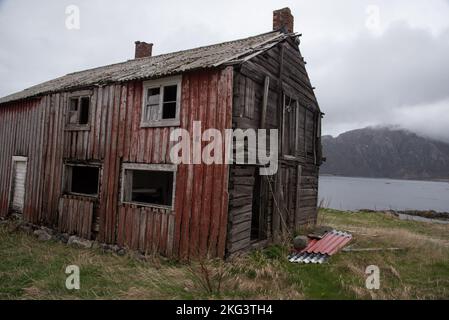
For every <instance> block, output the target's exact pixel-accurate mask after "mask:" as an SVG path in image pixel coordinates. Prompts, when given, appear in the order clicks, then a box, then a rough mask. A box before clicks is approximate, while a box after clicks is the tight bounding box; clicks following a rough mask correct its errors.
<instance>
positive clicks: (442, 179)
mask: <svg viewBox="0 0 449 320" xmlns="http://www.w3.org/2000/svg"><path fill="white" fill-rule="evenodd" d="M319 177H337V178H357V179H376V180H398V181H416V182H442V183H449V178H434V179H424V178H423V179H419V178H413V179H406V178H391V177H361V176H345V175H337V174H329V173H320V174H319Z"/></svg>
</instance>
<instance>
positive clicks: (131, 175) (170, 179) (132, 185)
mask: <svg viewBox="0 0 449 320" xmlns="http://www.w3.org/2000/svg"><path fill="white" fill-rule="evenodd" d="M174 170H175V169H174V167H173V166H172V165H160V166H156V165H125V166H124V170H123V173H124V174H123V182H124V183H123V202H126V203H135V204H141V205H157V206H164V207H171V206H172V205H173V192H174V179H175V171H174Z"/></svg>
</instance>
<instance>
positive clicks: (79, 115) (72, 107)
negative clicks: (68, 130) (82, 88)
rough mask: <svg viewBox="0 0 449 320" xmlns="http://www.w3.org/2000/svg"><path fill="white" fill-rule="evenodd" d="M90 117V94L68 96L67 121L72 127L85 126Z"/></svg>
mask: <svg viewBox="0 0 449 320" xmlns="http://www.w3.org/2000/svg"><path fill="white" fill-rule="evenodd" d="M89 118H90V96H76V97H75V96H72V97H70V98H69V112H68V118H67V123H68V125H69V126H72V128H77V127H78V128H79V127H80V126H81V127H83V126H84V127H86V126H88V124H89Z"/></svg>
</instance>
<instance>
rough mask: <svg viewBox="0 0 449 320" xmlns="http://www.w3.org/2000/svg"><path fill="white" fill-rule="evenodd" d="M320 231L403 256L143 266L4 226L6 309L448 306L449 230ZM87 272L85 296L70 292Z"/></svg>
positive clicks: (405, 225)
mask: <svg viewBox="0 0 449 320" xmlns="http://www.w3.org/2000/svg"><path fill="white" fill-rule="evenodd" d="M318 221H319V224H321V225H329V226H332V227H334V228H336V229H339V230H348V231H350V232H352V233H353V235H354V240H353V242H352V243H351V245H352V246H353V247H360V248H369V247H372V248H379V247H380V248H386V247H398V248H401V249H403V250H401V251H376V252H340V253H339V254H337V255H335V256H333V257H332V258H331V259H330V260H329V262H328V263H326V264H323V265H298V264H292V263H289V262H288V261H287V260H286V255H287V254H288V248H286V247H283V246H271V247H269V248H267V249H265V250H261V251H256V252H253V253H251V254H249V255H247V256H244V257H238V258H234V259H232V260H231V261H228V262H223V261H219V260H208V261H202V262H196V263H192V264H191V265H186V264H180V263H178V262H176V261H170V260H166V259H163V258H159V257H149V258H148V259H147V260H148V261H145V262H143V261H140V260H138V259H136V258H135V257H134V256H133V255H132V254H129V255H125V256H117V255H115V254H111V253H104V252H102V251H101V250H100V249H97V250H93V249H89V250H87V249H78V248H72V247H68V246H66V245H63V244H61V243H57V242H38V241H37V240H36V239H35V238H34V237H33V236H31V235H27V234H25V233H23V232H18V231H14V229H13V228H12V226H11V225H1V226H0V299H224V298H230V299H235V298H240V299H269V298H272V299H409V298H411V299H441V298H446V299H447V298H449V226H448V225H437V224H429V223H421V222H414V221H400V220H398V219H397V218H395V217H393V216H388V215H384V214H379V213H350V212H340V211H335V210H322V211H321V212H320V214H319V219H318ZM68 265H78V266H79V267H80V270H81V289H80V290H73V291H71V290H67V289H66V288H65V280H66V277H67V275H66V274H65V272H64V271H65V268H66V267H67V266H68ZM368 265H377V266H379V268H380V270H381V274H380V279H381V288H380V290H368V289H366V288H365V277H366V275H365V268H366V267H367V266H368Z"/></svg>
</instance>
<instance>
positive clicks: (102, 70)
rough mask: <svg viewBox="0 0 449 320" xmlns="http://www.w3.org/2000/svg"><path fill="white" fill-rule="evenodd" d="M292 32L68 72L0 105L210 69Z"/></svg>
mask: <svg viewBox="0 0 449 320" xmlns="http://www.w3.org/2000/svg"><path fill="white" fill-rule="evenodd" d="M294 36H296V34H286V33H283V32H282V31H272V32H268V33H264V34H260V35H257V36H253V37H249V38H245V39H240V40H235V41H229V42H223V43H219V44H214V45H210V46H204V47H199V48H194V49H190V50H184V51H178V52H173V53H167V54H161V55H157V56H152V57H146V58H140V59H134V60H129V61H126V62H122V63H116V64H111V65H107V66H104V67H99V68H94V69H89V70H85V71H80V72H75V73H70V74H68V75H65V76H63V77H60V78H56V79H54V80H50V81H47V82H44V83H41V84H38V85H36V86H33V87H30V88H28V89H25V90H23V91H20V92H17V93H14V94H11V95H8V96H6V97H3V98H0V104H2V103H7V102H12V101H16V100H22V99H26V98H31V97H35V96H39V95H44V94H48V93H52V92H60V91H65V90H69V89H72V88H81V87H88V86H94V85H102V84H106V83H112V82H124V81H131V80H142V79H150V78H158V77H162V76H167V75H172V74H178V73H182V72H185V71H189V70H195V69H204V68H213V67H218V66H221V65H227V64H233V63H238V62H242V61H246V60H248V59H250V58H252V57H254V56H256V55H258V54H260V53H262V52H264V51H266V50H268V49H270V48H272V47H273V46H275V45H276V44H278V43H279V42H281V41H283V40H285V39H286V38H290V37H294Z"/></svg>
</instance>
